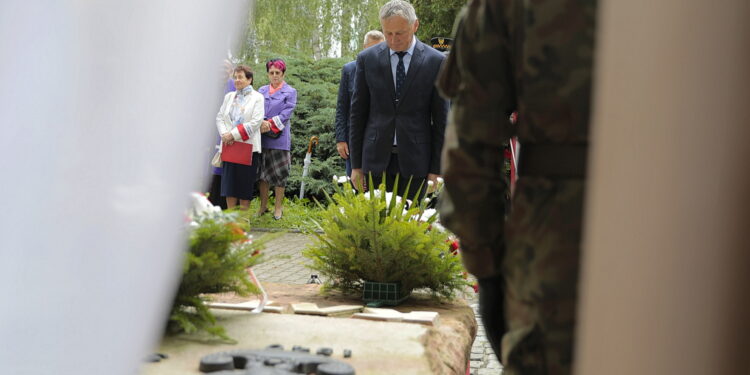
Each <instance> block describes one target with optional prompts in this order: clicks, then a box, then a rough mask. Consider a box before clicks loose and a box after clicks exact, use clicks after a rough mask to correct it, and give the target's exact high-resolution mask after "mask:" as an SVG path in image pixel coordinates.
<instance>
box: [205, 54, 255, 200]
mask: <svg viewBox="0 0 750 375" xmlns="http://www.w3.org/2000/svg"><path fill="white" fill-rule="evenodd" d="M252 84H253V71H252V69H250V67H249V66H246V65H240V66H238V67H236V68H235V69H234V86H235V88H236V89H237V90H236V91H232V92H229V93H227V95H226V96H224V103H223V104H222V105H221V108H220V109H219V113H218V114H217V115H216V128H217V129H218V130H219V134H220V135H221V141H222V147H223V146H224V145H231V144H232V143H234V142H243V143H250V144H252V145H253V162H252V165H244V164H236V163H230V162H224V163H223V165H222V173H221V195H222V196H224V197H226V199H227V207H228V208H232V207H235V206H237V203H238V200H239V205H240V207H241V208H242V209H243V210H246V209H247V208H248V206H249V205H250V200H251V199H252V198H253V192H254V190H255V180H256V178H257V175H258V165H259V164H260V155H261V154H260V153H261V143H260V125H261V122H262V121H263V116H264V107H263V100H264V98H263V95H261V94H259V93H258V92H257V91H255V90H254V89H253V86H252Z"/></svg>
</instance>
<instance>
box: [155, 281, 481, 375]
mask: <svg viewBox="0 0 750 375" xmlns="http://www.w3.org/2000/svg"><path fill="white" fill-rule="evenodd" d="M263 285H264V287H265V289H266V291H267V292H268V295H269V298H270V299H272V300H273V301H274V303H273V305H275V306H285V305H287V306H291V305H294V304H296V305H298V306H299V307H304V308H307V309H312V310H315V311H328V310H330V311H333V310H336V307H337V306H347V305H348V306H347V307H349V309H348V311H349V313H348V314H345V315H343V316H344V317H323V316H314V315H301V314H268V313H261V314H250V313H249V312H247V311H233V310H223V309H214V314H215V315H216V316H217V319H218V322H219V324H221V325H223V326H224V327H225V328H226V330H227V333H228V334H229V336H230V337H232V338H234V339H235V340H237V343H236V344H228V343H223V342H219V341H216V340H213V341H201V337H202V336H192V335H178V336H171V337H166V338H165V339H164V341H163V342H162V344H161V347H160V348H158V349H157V350H156V351H157V352H159V353H163V354H165V355H166V356H167V358H166V359H164V360H162V361H160V362H158V363H148V364H144V366H143V369H142V373H143V374H145V375H177V374H181V375H182V374H201V372H200V371H199V366H200V361H201V358H203V357H204V356H206V355H209V354H214V353H218V352H226V351H238V350H240V351H242V350H262V349H265V348H266V347H268V346H269V345H273V344H280V345H282V346H283V347H284V348H286V349H292V348H294V347H296V348H298V349H299V348H304V349H309V351H310V353H317V352H319V351H320V350H322V349H326V348H330V349H331V358H333V359H335V360H337V361H341V362H344V363H347V364H350V365H351V366H353V367H354V369H355V371H356V374H358V375H368V374H389V375H392V374H416V375H419V374H425V375H427V374H430V375H432V374H457V375H458V374H460V375H464V374H465V371H466V366H467V363H468V362H469V357H470V352H471V345H472V342H473V340H474V337H475V335H476V332H477V325H476V320H475V318H474V313H473V311H472V309H471V308H470V307H469V306H467V305H466V303H465V302H464V301H463V300H456V301H452V302H438V301H435V300H432V299H429V298H426V297H420V296H419V295H418V294H417V295H416V296H413V297H410V298H409V300H407V301H406V302H405V303H404V304H403V305H401V306H397V307H395V308H393V309H371V308H367V309H365V310H364V313H366V314H369V315H372V316H373V319H377V318H375V316H378V315H382V316H386V317H392V319H390V318H389V319H388V320H399V321H396V322H394V321H374V320H365V319H351V318H349V316H351V315H352V314H355V313H357V312H358V310H359V308H354V307H355V306H357V305H359V306H361V301H360V300H359V299H357V298H356V297H351V296H344V295H341V294H336V293H332V294H328V295H321V294H320V287H321V286H320V285H317V284H309V285H287V284H273V283H264V284H263ZM215 297H216V298H215V302H216V303H224V304H230V305H231V304H238V303H239V304H242V303H247V299H248V298H247V297H237V296H233V295H217V296H215ZM251 306H252V303H247V306H246V308H250V307H251ZM412 312H416V313H412ZM438 316H439V317H440V318H439V323H440V324H435V323H437V322H438ZM410 318H414V319H412V320H414V321H415V322H417V323H419V324H415V323H406V321H408V320H409V319H410ZM427 321H431V322H433V324H434V325H428V324H429V323H427ZM326 353H327V351H326ZM227 374H228V373H227ZM237 374H240V372H237Z"/></svg>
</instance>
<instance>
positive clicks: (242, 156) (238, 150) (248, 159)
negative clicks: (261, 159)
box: [221, 142, 253, 165]
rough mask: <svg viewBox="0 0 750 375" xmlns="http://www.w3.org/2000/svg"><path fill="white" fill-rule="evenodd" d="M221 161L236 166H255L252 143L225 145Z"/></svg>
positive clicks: (222, 149)
mask: <svg viewBox="0 0 750 375" xmlns="http://www.w3.org/2000/svg"><path fill="white" fill-rule="evenodd" d="M221 161H226V162H229V163H235V164H244V165H253V145H252V144H250V143H242V142H234V143H232V144H231V145H228V144H226V143H225V144H223V145H222V148H221Z"/></svg>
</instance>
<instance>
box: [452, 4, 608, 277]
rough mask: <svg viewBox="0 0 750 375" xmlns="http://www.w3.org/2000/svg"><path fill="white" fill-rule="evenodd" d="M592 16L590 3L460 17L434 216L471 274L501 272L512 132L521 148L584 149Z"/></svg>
mask: <svg viewBox="0 0 750 375" xmlns="http://www.w3.org/2000/svg"><path fill="white" fill-rule="evenodd" d="M594 13H595V1H594V0H562V1H561V0H557V1H552V0H538V1H533V2H529V1H523V0H504V1H502V0H494V1H493V0H471V1H470V2H469V3H468V5H467V6H466V7H465V8H464V9H463V10H462V11H461V13H460V14H459V16H458V19H457V22H456V25H455V30H454V34H455V42H454V45H453V49H452V51H451V53H450V55H449V56H448V59H447V61H446V63H445V65H444V66H443V69H442V71H441V74H440V76H439V79H438V88H439V89H440V90H441V92H442V93H443V95H444V96H446V97H447V98H450V99H451V100H452V108H451V113H450V115H449V124H448V127H447V129H446V136H445V145H444V148H443V157H442V160H443V170H442V174H443V176H444V178H445V181H446V185H445V190H444V191H443V195H442V196H441V203H440V204H441V207H440V213H441V221H442V222H443V223H444V224H445V225H446V226H447V227H448V228H449V229H451V230H452V231H453V232H454V233H456V234H457V235H458V236H459V238H460V239H461V248H462V251H463V257H464V263H465V265H466V267H467V269H468V270H469V271H470V272H471V273H473V274H474V275H475V276H477V277H480V278H481V277H488V276H492V275H496V274H497V273H498V272H499V270H500V261H501V259H502V254H503V251H504V236H503V231H504V228H503V224H502V223H503V218H504V213H505V206H506V201H505V194H506V190H507V189H508V187H507V183H506V181H505V179H504V172H505V171H504V169H505V168H504V162H503V152H502V151H503V150H502V148H503V146H504V144H506V143H507V142H508V139H509V138H510V137H512V136H518V138H519V141H520V143H521V152H523V145H524V144H532V143H535V144H544V143H555V144H586V143H587V140H588V121H589V105H590V104H589V103H590V91H591V68H592V63H593V62H592V60H593V57H592V55H593V48H594V45H593V40H594V15H595V14H594ZM514 110H517V111H518V123H517V125H515V126H514V125H511V123H510V121H509V120H508V117H509V115H510V114H511V113H512V112H513V111H514ZM519 174H520V175H521V176H522V175H523V171H520V172H519Z"/></svg>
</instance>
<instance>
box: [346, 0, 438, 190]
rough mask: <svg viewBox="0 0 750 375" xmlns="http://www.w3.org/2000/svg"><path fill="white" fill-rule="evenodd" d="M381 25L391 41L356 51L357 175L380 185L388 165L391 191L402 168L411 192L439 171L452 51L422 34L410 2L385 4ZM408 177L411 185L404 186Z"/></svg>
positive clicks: (352, 141) (353, 131)
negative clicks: (445, 74) (443, 69)
mask: <svg viewBox="0 0 750 375" xmlns="http://www.w3.org/2000/svg"><path fill="white" fill-rule="evenodd" d="M380 24H381V26H382V28H383V34H385V40H386V43H380V44H378V45H376V46H374V47H372V48H368V49H366V50H364V51H362V52H360V53H359V55H358V56H357V67H356V74H355V85H354V93H353V96H352V105H351V117H350V120H351V122H350V124H349V125H350V131H349V151H350V157H351V163H352V180H353V182H354V184H355V186H357V187H358V188H359V189H362V188H363V187H364V186H363V184H364V182H365V176H366V175H367V174H368V173H372V177H373V180H374V181H373V182H374V183H375V184H376V185H377V184H378V183H379V182H380V179H381V176H382V175H383V173H384V172H385V177H386V189H388V190H390V191H392V190H393V181H394V179H395V177H396V176H397V175H400V178H399V189H398V191H397V192H396V193H397V194H399V195H402V196H407V197H412V196H413V195H414V193H416V192H420V193H424V191H425V189H426V185H427V183H426V182H427V181H428V180H430V181H433V182H436V181H437V177H438V175H439V173H440V152H441V149H442V147H443V133H444V130H445V123H446V117H447V113H448V103H447V102H446V101H445V100H444V99H443V98H442V97H440V95H439V94H438V91H437V89H436V88H435V80H436V77H437V75H438V71H439V70H440V66H441V64H442V62H443V59H444V58H445V57H444V55H443V54H442V53H440V52H438V51H437V50H435V49H434V48H432V47H430V46H428V45H426V44H424V43H422V42H420V41H418V40H417V39H416V37H415V36H414V33H416V31H417V28H418V27H419V21H418V20H417V16H416V14H415V12H414V7H412V5H411V4H409V3H408V2H406V1H403V0H391V1H389V2H388V3H386V4H385V5H383V7H382V8H380ZM409 179H411V181H412V182H411V185H412V186H411V187H410V189H409V191H404V188H405V185H406V182H407V181H408V180H409ZM420 185H422V186H423V188H422V190H421V191H420V190H418V188H419V186H420Z"/></svg>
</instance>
